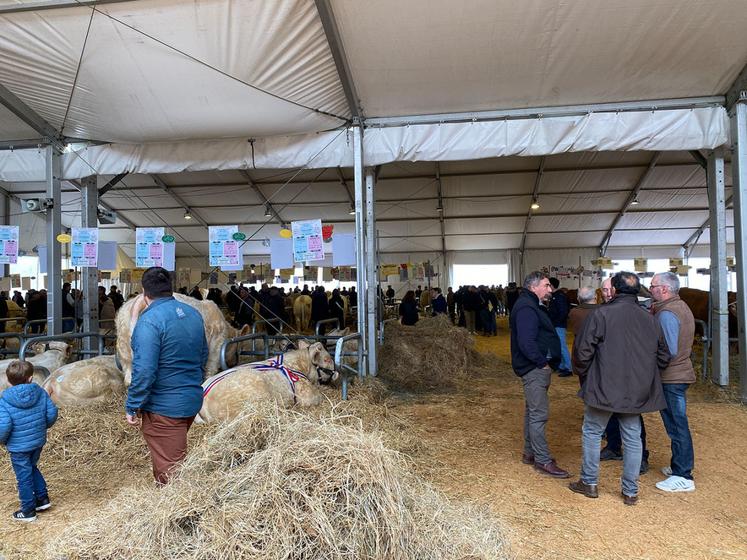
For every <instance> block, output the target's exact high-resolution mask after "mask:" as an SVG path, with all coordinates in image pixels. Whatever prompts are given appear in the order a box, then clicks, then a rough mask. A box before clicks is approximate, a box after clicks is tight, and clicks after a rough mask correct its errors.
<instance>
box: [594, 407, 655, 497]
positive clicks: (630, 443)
mask: <svg viewBox="0 0 747 560" xmlns="http://www.w3.org/2000/svg"><path fill="white" fill-rule="evenodd" d="M612 414H613V413H612V412H609V411H608V410H601V409H599V408H594V407H592V406H588V405H587V406H586V408H585V409H584V425H583V427H582V428H581V433H582V434H583V435H582V444H583V461H582V464H581V480H582V481H583V482H584V484H597V482H598V480H599V448H600V446H601V443H602V434H603V433H604V429H605V428H606V427H607V422H608V421H609V419H610V416H612ZM617 419H618V420H619V421H620V435H621V436H622V442H623V448H624V450H625V452H624V453H623V474H622V493H623V494H625V495H626V496H637V495H638V477H639V476H640V470H641V457H642V455H643V445H642V444H641V415H640V414H622V413H619V412H618V413H617Z"/></svg>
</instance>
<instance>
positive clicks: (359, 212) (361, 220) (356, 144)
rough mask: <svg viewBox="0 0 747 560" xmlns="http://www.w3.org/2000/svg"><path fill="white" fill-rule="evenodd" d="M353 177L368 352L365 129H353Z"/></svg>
mask: <svg viewBox="0 0 747 560" xmlns="http://www.w3.org/2000/svg"><path fill="white" fill-rule="evenodd" d="M353 166H354V167H353V177H354V179H355V267H356V289H357V290H358V294H357V296H358V333H359V334H360V335H361V343H362V344H363V350H364V352H366V351H367V350H368V338H367V337H366V334H367V329H366V327H367V325H366V258H365V253H366V242H365V237H366V226H365V214H364V209H363V204H364V192H365V189H364V185H363V182H364V179H363V127H361V126H354V127H353ZM364 362H365V363H363V364H361V367H363V369H364V374H365V373H366V372H367V371H368V366H367V364H368V359H366V360H364Z"/></svg>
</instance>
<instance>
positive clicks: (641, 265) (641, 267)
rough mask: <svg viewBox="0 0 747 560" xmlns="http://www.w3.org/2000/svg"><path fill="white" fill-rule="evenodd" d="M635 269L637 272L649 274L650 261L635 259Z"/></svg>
mask: <svg viewBox="0 0 747 560" xmlns="http://www.w3.org/2000/svg"><path fill="white" fill-rule="evenodd" d="M633 269H635V271H636V272H648V259H643V258H639V259H633Z"/></svg>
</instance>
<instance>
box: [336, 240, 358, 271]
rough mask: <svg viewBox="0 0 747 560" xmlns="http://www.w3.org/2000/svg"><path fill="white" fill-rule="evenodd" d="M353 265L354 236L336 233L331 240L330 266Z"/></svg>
mask: <svg viewBox="0 0 747 560" xmlns="http://www.w3.org/2000/svg"><path fill="white" fill-rule="evenodd" d="M354 264H356V263H355V235H353V234H350V233H337V234H335V236H334V237H333V238H332V266H352V265H354Z"/></svg>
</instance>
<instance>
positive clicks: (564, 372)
mask: <svg viewBox="0 0 747 560" xmlns="http://www.w3.org/2000/svg"><path fill="white" fill-rule="evenodd" d="M571 375H573V372H572V371H568V370H567V369H559V370H558V377H570V376H571Z"/></svg>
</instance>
